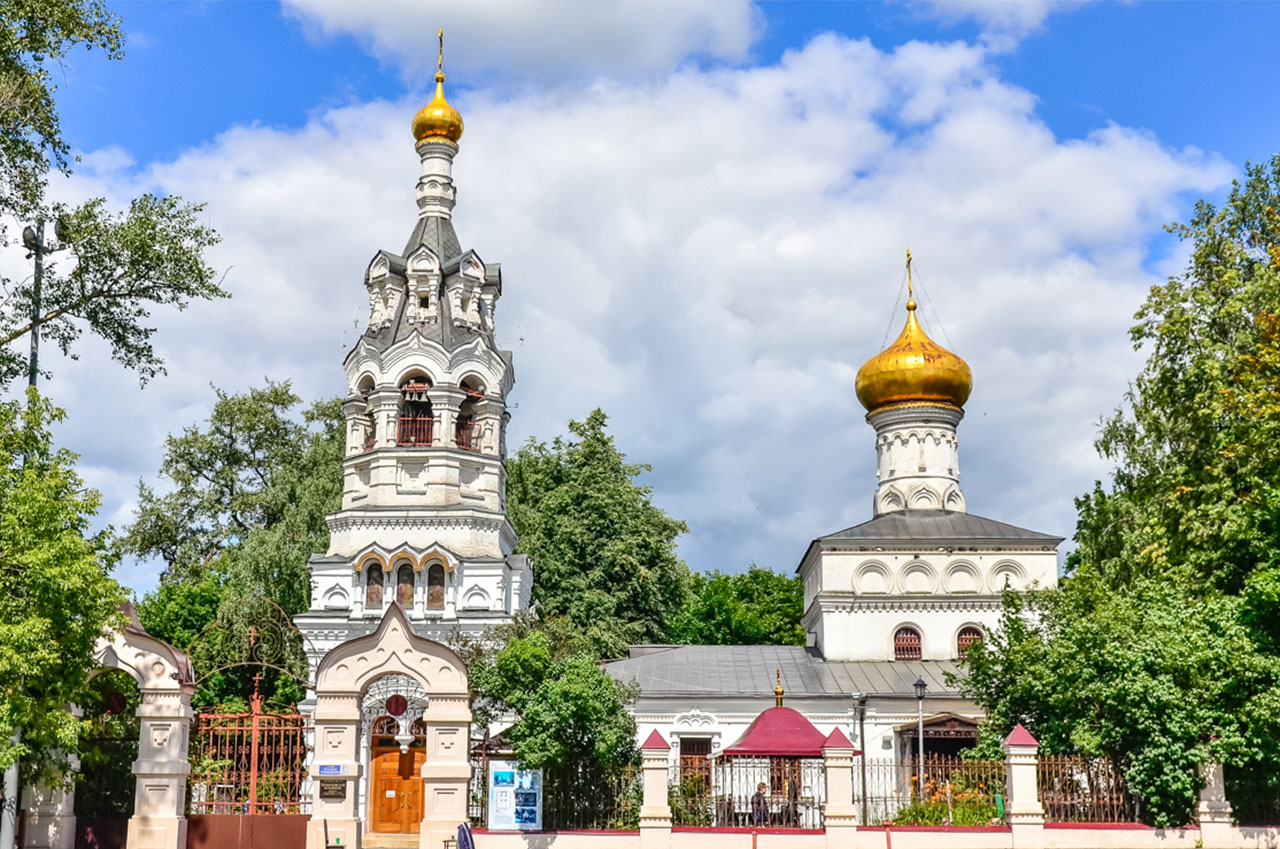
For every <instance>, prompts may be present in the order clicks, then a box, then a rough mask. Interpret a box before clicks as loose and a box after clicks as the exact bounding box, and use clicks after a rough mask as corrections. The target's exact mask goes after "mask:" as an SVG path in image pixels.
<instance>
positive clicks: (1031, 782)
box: [1004, 723, 1045, 849]
mask: <svg viewBox="0 0 1280 849" xmlns="http://www.w3.org/2000/svg"><path fill="white" fill-rule="evenodd" d="M1039 752H1040V743H1039V742H1038V741H1037V740H1036V738H1035V737H1032V736H1031V732H1030V731H1028V730H1027V729H1026V728H1024V727H1022V724H1021V723H1019V724H1018V727H1017V728H1014V729H1013V731H1012V732H1011V733H1010V734H1009V736H1008V737H1006V738H1005V741H1004V760H1005V788H1004V789H1005V802H1004V804H1005V819H1006V820H1007V821H1008V823H1009V828H1010V830H1011V831H1012V832H1013V835H1012V836H1013V845H1014V847H1015V849H1023V848H1024V847H1029V848H1030V849H1038V847H1042V846H1044V845H1045V843H1044V840H1045V838H1044V807H1043V806H1042V805H1041V804H1040V788H1039V787H1038V786H1037V784H1036V761H1037V755H1038V754H1039Z"/></svg>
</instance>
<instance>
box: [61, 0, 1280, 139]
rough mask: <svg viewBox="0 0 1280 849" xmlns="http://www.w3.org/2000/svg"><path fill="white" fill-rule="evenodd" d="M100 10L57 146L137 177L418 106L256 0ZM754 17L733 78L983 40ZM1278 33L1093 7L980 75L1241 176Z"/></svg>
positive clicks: (1263, 128)
mask: <svg viewBox="0 0 1280 849" xmlns="http://www.w3.org/2000/svg"><path fill="white" fill-rule="evenodd" d="M661 5H662V4H661V3H658V4H654V6H655V9H656V10H660V9H661ZM114 8H115V9H116V10H117V11H118V13H119V14H120V15H121V16H122V17H123V18H124V20H125V25H126V29H127V31H128V33H129V41H128V44H127V45H126V50H127V61H124V62H109V61H106V60H105V59H102V58H101V57H100V56H96V55H93V54H86V55H84V56H82V57H80V58H78V59H77V60H76V61H75V63H74V65H75V67H74V70H73V71H72V72H71V73H70V74H69V76H68V85H67V86H66V88H65V90H64V92H63V94H62V96H61V99H60V105H61V109H62V113H63V120H64V124H65V129H66V132H67V137H68V139H69V140H70V141H71V142H72V143H73V144H75V145H76V146H78V147H81V148H82V149H86V150H92V149H95V148H101V147H106V146H109V145H119V146H121V147H123V148H125V149H126V150H128V151H129V152H130V153H131V154H133V156H134V157H135V158H136V159H138V160H139V161H142V162H146V161H150V160H152V159H157V158H170V157H173V156H176V155H177V154H178V153H180V152H181V151H182V150H183V149H185V148H187V147H191V146H194V145H199V144H200V143H202V142H204V141H205V140H207V139H209V138H211V137H212V136H214V135H215V134H217V133H218V132H220V131H222V130H224V129H226V128H227V127H229V126H231V125H233V124H267V125H272V126H283V127H293V126H299V125H301V124H302V123H304V122H305V121H306V119H307V117H308V115H310V114H311V113H313V112H314V111H315V110H316V109H317V108H320V107H323V106H327V105H333V104H341V103H346V102H350V101H352V100H359V99H369V98H375V97H385V98H395V97H399V96H401V95H402V94H404V93H406V92H408V93H420V92H422V91H424V90H425V89H424V85H425V82H429V80H427V81H423V80H421V79H406V78H405V75H404V74H403V73H401V72H400V70H398V68H397V67H396V65H395V64H394V63H393V62H390V61H388V60H386V59H385V58H382V59H380V58H379V57H378V56H377V55H374V54H372V53H370V52H369V51H367V50H366V49H364V48H363V47H362V46H361V45H360V43H358V41H357V39H356V38H355V37H353V36H350V35H346V36H341V35H340V36H332V37H325V36H312V35H309V34H308V33H307V31H306V27H304V26H303V25H302V24H301V23H300V22H299V20H298V19H297V18H296V17H295V16H293V15H290V14H288V13H287V12H286V11H284V10H282V9H281V7H280V6H279V5H278V4H276V3H272V2H265V0H264V1H263V2H201V3H194V2H193V3H186V2H131V3H120V4H115V6H114ZM760 8H761V10H762V13H763V16H764V31H763V34H762V37H761V39H760V40H759V41H758V42H757V43H756V44H755V45H754V46H753V48H752V50H751V54H750V58H749V60H748V63H751V62H756V63H768V62H776V61H777V59H778V57H779V56H780V55H781V54H782V52H783V51H785V50H787V49H791V48H794V47H796V46H798V45H801V44H803V43H805V42H807V41H808V40H810V39H811V38H813V37H814V36H816V35H818V34H820V33H822V32H839V33H844V34H846V35H848V36H850V37H854V38H868V39H870V41H871V43H872V44H874V45H876V46H878V47H881V48H890V47H892V46H894V45H897V44H902V43H904V42H906V41H910V40H913V39H920V40H929V41H939V40H944V41H945V40H951V39H962V40H968V41H974V40H977V39H978V37H979V35H980V33H981V31H982V27H981V25H980V24H979V23H978V22H976V21H974V20H972V19H967V18H966V19H960V20H957V21H945V20H938V19H937V18H935V17H932V16H930V15H928V14H926V13H925V12H923V11H922V10H921V9H920V8H918V7H914V6H911V5H908V4H905V3H875V2H856V3H855V2H849V3H842V2H806V0H795V2H781V3H764V4H761V6H760ZM655 13H658V14H660V11H657V12H655ZM1277 32H1280V4H1276V3H1264V2H1233V0H1214V2H1209V0H1202V2H1194V0H1192V1H1189V2H1145V3H1109V2H1108V3H1092V4H1089V5H1087V6H1085V7H1083V8H1078V9H1073V10H1071V11H1069V12H1068V13H1063V14H1057V15H1054V16H1052V17H1051V18H1049V19H1048V21H1047V23H1046V25H1045V26H1043V27H1042V28H1041V29H1039V30H1038V31H1036V32H1033V33H1031V34H1029V35H1028V36H1026V38H1025V39H1024V40H1023V41H1022V42H1021V43H1020V44H1019V45H1018V47H1017V48H1016V49H1014V50H1012V51H1010V52H1009V53H1007V54H1005V55H1001V56H999V57H998V58H997V59H996V60H995V61H996V63H997V64H998V65H999V66H1000V68H1001V70H1002V72H1003V76H1004V77H1005V78H1006V79H1008V80H1009V81H1011V82H1014V83H1016V84H1018V85H1021V86H1024V87H1026V88H1027V89H1028V90H1030V91H1032V92H1034V93H1035V94H1036V95H1037V96H1038V97H1039V99H1040V103H1039V107H1038V110H1037V111H1038V113H1039V114H1040V116H1041V117H1042V118H1043V119H1044V120H1045V121H1046V122H1047V123H1048V124H1049V126H1050V127H1052V128H1053V130H1054V131H1055V132H1056V133H1058V134H1060V135H1063V136H1082V135H1085V134H1086V133H1088V132H1089V131H1090V130H1093V129H1096V128H1098V127H1101V126H1105V125H1106V124H1107V123H1108V122H1118V123H1122V124H1126V125H1132V126H1137V127H1143V128H1146V129H1148V130H1150V131H1152V132H1153V133H1155V134H1156V135H1157V136H1159V137H1160V139H1161V140H1162V141H1164V142H1165V143H1167V144H1171V145H1176V146H1183V145H1196V146H1199V147H1203V148H1206V149H1208V150H1213V151H1216V152H1218V153H1221V154H1222V155H1223V156H1224V157H1226V158H1227V159H1228V160H1230V161H1232V162H1244V161H1245V160H1246V159H1253V160H1259V159H1263V158H1266V157H1269V156H1271V155H1272V154H1273V153H1276V152H1277V149H1278V148H1280V145H1278V144H1277V141H1278V140H1280V110H1277V109H1274V108H1268V104H1274V103H1277V102H1280V74H1277V73H1276V61H1275V38H1276V34H1277ZM531 37H536V36H531ZM429 48H430V45H427V46H426V48H424V49H428V50H429ZM696 60H697V57H695V61H696ZM704 61H705V60H704ZM450 65H451V67H453V68H455V69H457V70H456V72H455V73H454V76H453V77H452V79H453V80H454V81H456V84H457V85H459V86H466V85H470V84H474V82H475V80H473V79H472V77H474V76H476V74H474V73H473V74H469V73H468V72H467V71H468V69H467V62H466V57H464V56H454V55H451V56H450ZM458 66H461V67H460V68H459V67H458ZM481 76H482V77H483V76H484V75H481ZM503 82H506V83H510V82H511V80H509V79H508V80H505V81H503Z"/></svg>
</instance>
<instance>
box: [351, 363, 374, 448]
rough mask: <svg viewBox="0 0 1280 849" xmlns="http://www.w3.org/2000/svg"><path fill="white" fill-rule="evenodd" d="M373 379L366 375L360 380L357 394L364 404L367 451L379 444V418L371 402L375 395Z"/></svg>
mask: <svg viewBox="0 0 1280 849" xmlns="http://www.w3.org/2000/svg"><path fill="white" fill-rule="evenodd" d="M373 387H374V383H373V377H372V376H371V375H367V374H366V375H365V376H364V377H362V378H360V382H359V383H357V384H356V394H357V395H359V396H360V400H361V401H363V402H364V413H363V421H364V443H363V448H364V450H365V451H371V450H372V449H373V447H374V446H375V445H377V444H378V417H377V416H375V415H374V413H373V402H372V401H370V400H369V396H370V395H372V394H373Z"/></svg>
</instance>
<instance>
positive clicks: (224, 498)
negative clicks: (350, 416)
mask: <svg viewBox="0 0 1280 849" xmlns="http://www.w3.org/2000/svg"><path fill="white" fill-rule="evenodd" d="M215 392H216V393H217V399H218V400H217V402H216V403H215V404H214V407H213V412H212V413H211V414H210V416H209V419H208V420H207V421H206V422H204V423H202V424H201V425H199V426H192V427H188V428H187V429H186V430H184V431H183V432H182V433H181V434H178V435H176V436H170V437H169V438H168V439H167V440H166V441H165V452H164V459H163V461H162V462H161V466H160V476H161V478H163V479H165V481H166V484H167V487H166V488H167V491H166V492H164V493H160V492H157V490H156V489H154V488H153V487H151V486H148V485H146V484H145V483H144V484H139V492H138V509H137V514H136V519H135V521H134V523H133V524H132V525H131V526H130V527H129V528H128V529H127V532H126V534H125V536H124V537H123V539H122V541H121V548H122V550H123V551H124V552H126V553H128V554H132V555H134V556H137V557H144V558H145V557H155V558H159V559H160V560H161V561H162V562H163V563H164V566H165V572H164V575H163V577H162V581H161V585H160V587H159V588H157V589H156V590H155V591H153V592H152V593H150V594H148V595H147V596H146V598H144V599H143V600H142V602H141V603H140V605H139V617H140V618H141V620H142V622H143V624H144V625H145V626H146V627H147V629H148V630H150V631H151V632H152V633H154V634H155V635H156V636H159V637H161V638H162V639H166V640H169V641H171V642H173V643H174V644H175V645H177V646H178V647H179V648H183V649H192V645H193V641H194V640H195V639H196V638H197V636H199V635H200V634H201V633H204V632H206V631H211V630H215V629H210V628H209V626H210V625H211V624H212V623H214V622H215V621H218V622H219V623H220V625H221V627H220V628H219V629H216V630H219V631H220V633H219V634H217V635H212V634H207V635H206V636H205V637H204V638H203V639H204V640H205V645H204V646H203V647H197V648H196V649H192V654H193V659H194V660H195V662H196V663H197V665H198V666H200V665H201V664H202V660H203V661H204V662H203V665H204V666H205V667H206V669H204V670H203V671H202V670H200V669H198V670H197V671H201V674H204V672H207V671H208V669H207V667H209V666H210V665H211V664H213V663H214V662H215V660H214V659H215V657H216V656H217V655H219V654H221V655H223V656H226V657H229V658H232V659H237V658H238V659H242V660H245V661H246V662H247V658H248V657H249V656H250V654H253V655H254V656H257V657H259V658H261V659H263V660H269V661H270V662H272V663H273V664H275V665H277V666H279V667H281V668H284V669H296V668H300V667H299V663H300V658H301V655H300V651H301V649H300V646H298V645H297V644H296V643H297V641H296V638H294V639H286V640H283V641H277V642H279V643H280V644H279V645H278V647H276V648H274V649H273V651H275V654H270V655H269V656H268V655H264V654H262V652H263V651H264V650H265V648H266V647H265V646H263V645H258V646H256V647H255V651H254V652H253V653H250V652H249V651H248V645H249V640H250V634H249V629H250V628H252V627H255V622H257V626H256V629H257V630H258V631H263V630H265V629H266V628H270V629H272V632H273V633H274V632H275V631H278V630H280V629H281V628H282V627H283V623H282V619H287V617H288V616H290V615H293V614H296V613H300V612H302V611H304V610H306V609H307V608H308V607H309V606H310V603H311V599H310V589H311V579H310V574H309V573H308V571H307V560H308V559H309V558H310V556H311V555H312V554H318V553H321V552H323V551H325V550H326V549H327V548H328V545H329V530H328V526H327V525H326V524H325V516H326V515H327V514H328V513H331V512H333V511H335V510H337V509H338V507H339V506H341V502H342V455H343V450H344V446H345V435H344V428H343V421H342V412H341V404H340V402H339V401H337V400H329V401H321V402H318V403H315V404H312V405H311V406H310V407H307V408H305V409H303V410H301V412H299V410H298V408H299V406H300V403H301V402H300V399H299V398H298V396H297V395H296V394H294V392H293V390H292V388H291V387H290V385H289V384H288V382H280V383H277V382H272V381H268V382H267V384H266V386H264V387H262V388H257V389H251V390H249V391H248V392H246V393H243V394H235V395H233V394H229V393H226V392H224V391H222V390H217V389H215ZM255 617H257V618H258V619H260V620H261V621H258V619H255ZM214 642H217V645H214V644H213V643H214ZM233 644H234V645H233ZM253 671H254V670H253V669H250V668H248V667H245V668H244V669H242V670H241V671H240V672H238V673H236V674H234V675H231V676H228V677H225V678H222V679H219V681H216V682H215V683H214V685H213V686H212V687H211V688H210V689H209V690H208V691H205V692H202V693H201V698H203V699H206V700H210V701H218V702H222V701H225V700H226V699H228V698H231V697H233V696H235V697H239V698H245V697H246V696H247V695H248V693H249V692H250V691H251V689H252V687H251V684H250V683H249V678H250V676H251V675H252V674H253ZM281 686H283V679H282V678H281V677H279V676H273V678H272V682H271V687H272V688H275V689H278V688H279V687H281ZM288 692H289V694H292V693H293V690H292V689H290V690H289V691H288ZM281 697H282V698H283V697H284V696H283V694H282V696H281Z"/></svg>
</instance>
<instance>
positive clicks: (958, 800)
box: [853, 755, 1005, 825]
mask: <svg viewBox="0 0 1280 849" xmlns="http://www.w3.org/2000/svg"><path fill="white" fill-rule="evenodd" d="M853 773H854V776H853V778H854V790H853V799H854V805H855V807H857V808H858V810H859V813H860V815H861V817H862V822H864V823H883V822H890V823H893V824H894V825H989V824H991V822H992V821H994V820H997V819H999V818H1000V817H1001V815H1002V814H1003V810H1002V805H1003V797H1004V793H1005V787H1004V783H1005V763H1004V761H1003V760H965V759H962V758H959V757H956V756H954V755H925V758H924V761H923V763H921V761H920V759H919V758H907V759H904V760H868V761H866V762H865V764H861V763H855V764H854V770H853Z"/></svg>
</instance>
